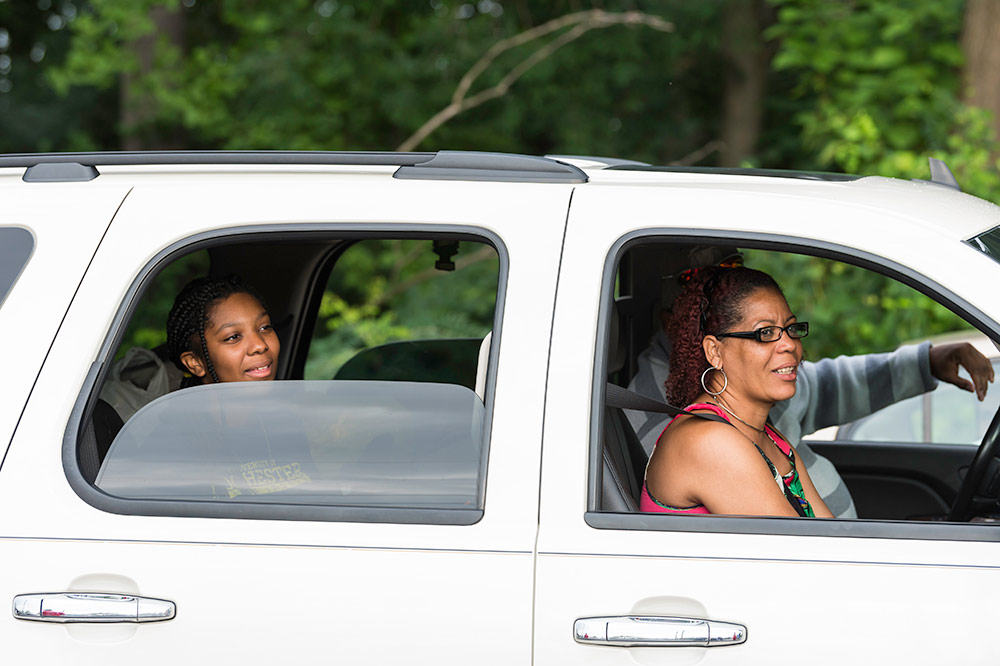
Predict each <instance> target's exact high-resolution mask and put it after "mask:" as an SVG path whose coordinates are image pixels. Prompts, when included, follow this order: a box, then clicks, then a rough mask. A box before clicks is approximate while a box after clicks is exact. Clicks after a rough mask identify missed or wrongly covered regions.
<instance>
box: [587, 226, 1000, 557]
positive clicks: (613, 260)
mask: <svg viewBox="0 0 1000 666" xmlns="http://www.w3.org/2000/svg"><path fill="white" fill-rule="evenodd" d="M657 242H663V243H671V242H672V243H690V244H692V245H698V244H712V243H725V244H727V245H736V246H738V247H741V248H747V249H761V250H772V251H783V252H795V253H797V254H805V255H811V256H816V257H821V258H824V259H833V260H836V261H841V262H844V263H848V264H852V265H854V266H859V267H861V268H865V269H868V270H871V271H874V272H876V273H879V274H881V275H885V276H887V277H891V278H893V279H895V280H898V281H899V282H902V283H903V284H906V285H908V286H910V287H912V288H914V289H916V290H917V291H919V292H921V293H923V294H924V295H926V296H928V297H930V298H933V299H934V300H936V301H937V302H939V303H941V304H942V305H944V306H945V307H947V308H949V309H950V310H952V311H953V312H955V313H956V314H958V315H959V316H961V317H962V318H963V319H965V320H966V321H967V322H969V323H970V324H972V325H973V326H974V327H975V328H977V329H979V330H980V331H982V332H983V333H985V334H986V335H987V336H989V337H990V338H991V339H993V340H998V339H1000V324H998V323H996V322H994V321H992V319H991V318H990V317H989V316H988V315H986V314H985V313H984V312H983V311H982V310H980V309H979V308H977V307H975V306H974V305H972V304H971V303H969V302H968V301H966V300H965V299H964V298H962V297H960V296H959V295H958V294H955V293H954V292H952V291H950V290H948V289H945V288H943V287H941V286H940V285H938V284H936V283H935V282H934V281H933V280H931V279H930V278H928V277H926V276H925V275H923V274H921V273H919V272H917V271H915V270H913V269H912V268H909V267H907V266H904V265H902V264H899V263H897V262H895V261H892V260H889V259H885V258H883V257H879V256H878V255H875V254H872V253H870V252H867V251H864V250H859V249H856V248H852V247H849V246H846V245H841V244H838V243H831V242H829V241H822V240H816V239H811V238H802V237H796V236H789V235H782V234H773V233H756V232H748V231H735V230H734V231H726V230H708V229H697V228H677V227H672V228H665V227H661V228H651V229H640V230H635V231H631V232H629V233H627V234H625V235H624V236H622V237H620V238H619V239H618V240H617V241H616V242H615V243H614V244H613V245H612V246H611V249H610V250H609V251H608V255H607V259H606V260H605V263H604V273H603V276H602V282H601V303H600V306H599V311H598V320H597V332H596V335H597V337H596V340H595V350H596V356H595V359H594V377H593V384H592V388H591V396H592V403H591V410H590V414H591V417H590V451H589V469H588V478H587V511H586V512H585V514H584V520H585V521H586V523H587V524H588V525H589V526H591V527H593V528H597V529H612V530H644V531H665V532H703V533H730V534H768V535H795V536H816V537H852V538H858V537H861V538H880V539H885V538H891V539H920V540H935V541H937V540H946V541H989V542H995V541H1000V529H996V527H991V525H990V524H989V523H976V524H974V523H961V524H956V523H937V522H911V521H891V520H863V519H851V520H841V519H816V520H801V519H797V518H777V517H775V518H770V517H769V518H752V517H734V516H693V515H685V516H676V515H666V514H650V513H638V512H637V513H614V512H607V511H600V510H599V509H598V499H599V497H600V493H601V478H600V475H601V473H602V470H603V464H602V444H603V433H604V422H603V421H604V411H605V410H604V403H605V383H606V379H605V376H604V369H605V368H606V367H607V344H606V341H607V339H608V328H609V325H610V312H611V301H612V300H613V299H614V287H615V275H616V271H617V266H618V264H619V262H620V261H621V259H622V257H623V255H624V253H625V252H626V251H627V250H628V249H629V248H631V247H633V246H636V245H646V244H651V243H652V244H655V243H657Z"/></svg>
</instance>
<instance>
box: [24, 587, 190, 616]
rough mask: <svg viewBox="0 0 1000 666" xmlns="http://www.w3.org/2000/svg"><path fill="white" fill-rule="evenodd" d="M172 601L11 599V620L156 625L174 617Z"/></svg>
mask: <svg viewBox="0 0 1000 666" xmlns="http://www.w3.org/2000/svg"><path fill="white" fill-rule="evenodd" d="M176 611H177V609H176V606H174V602H172V601H166V600H165V599H150V598H148V597H136V596H131V595H127V594H103V593H94V592H52V593H49V594H19V595H17V596H16V597H14V608H13V613H14V617H15V618H17V619H18V620H35V621H37V622H159V621H161V620H171V619H173V617H174V615H175V614H176Z"/></svg>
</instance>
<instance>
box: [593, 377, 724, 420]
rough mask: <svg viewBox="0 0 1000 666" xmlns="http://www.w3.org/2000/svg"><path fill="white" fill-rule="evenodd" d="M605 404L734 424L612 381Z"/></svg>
mask: <svg viewBox="0 0 1000 666" xmlns="http://www.w3.org/2000/svg"><path fill="white" fill-rule="evenodd" d="M604 404H605V405H607V406H608V407H617V408H618V409H634V410H635V411H638V412H659V413H661V414H670V415H671V416H677V415H678V414H688V415H690V416H697V417H699V418H703V419H705V420H706V421H717V422H719V423H725V424H728V425H733V424H732V423H729V421H727V420H726V419H724V418H722V417H721V416H719V415H718V414H704V413H701V412H685V411H684V410H683V409H681V408H680V407H674V406H673V405H671V404H670V403H668V402H660V401H659V400H654V399H653V398H648V397H646V396H644V395H642V394H639V393H636V392H634V391H629V390H628V389H626V388H622V387H621V386H618V385H617V384H612V383H611V382H608V383H607V384H605V388H604ZM733 427H735V426H733Z"/></svg>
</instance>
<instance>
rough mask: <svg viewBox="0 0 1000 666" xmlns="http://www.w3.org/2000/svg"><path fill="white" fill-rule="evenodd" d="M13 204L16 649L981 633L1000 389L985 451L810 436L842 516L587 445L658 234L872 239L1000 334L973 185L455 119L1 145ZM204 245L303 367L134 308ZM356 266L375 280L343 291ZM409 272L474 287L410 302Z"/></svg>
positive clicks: (642, 335) (879, 656) (977, 655)
mask: <svg viewBox="0 0 1000 666" xmlns="http://www.w3.org/2000/svg"><path fill="white" fill-rule="evenodd" d="M0 201H2V206H0V330H2V331H3V337H2V339H3V341H4V343H5V344H4V349H5V352H4V354H3V361H2V362H3V366H4V368H5V372H4V380H3V385H4V390H3V401H2V406H0V442H2V443H3V446H2V447H0V448H2V450H3V459H2V466H0V505H2V506H4V507H5V510H4V511H3V512H2V514H0V561H2V562H3V563H4V568H5V572H6V573H5V575H3V576H0V598H5V599H8V600H10V601H11V603H12V612H11V614H9V615H8V616H7V617H6V619H3V620H0V645H3V649H4V654H5V656H6V658H7V660H8V661H9V662H10V663H27V662H31V663H57V662H59V661H62V662H66V663H69V662H72V663H94V664H112V663H123V664H124V663H133V664H134V663H142V664H159V663H163V664H176V663H183V662H189V663H208V662H211V663H249V662H251V661H252V662H260V663H277V662H281V663H291V662H298V661H306V660H309V661H314V660H330V661H334V662H337V663H359V662H364V663H403V662H405V663H427V664H450V663H455V664H458V663H462V664H465V663H468V662H470V661H474V662H476V663H483V664H528V663H535V664H567V663H594V664H597V663H601V664H632V663H640V664H694V663H698V662H699V661H701V660H705V661H706V663H719V664H722V663H731V664H772V663H776V662H784V661H798V660H803V661H806V662H808V663H810V664H843V663H845V662H847V661H848V660H851V661H853V662H855V663H879V662H886V661H892V662H893V663H914V664H917V663H920V664H940V663H952V662H955V661H961V663H963V664H974V663H994V662H995V661H996V656H997V650H996V648H995V646H994V642H993V641H992V639H991V638H990V637H991V636H992V635H993V631H994V629H995V626H994V622H993V611H994V605H993V602H994V599H996V598H997V597H998V596H1000V526H996V525H995V524H994V523H993V522H992V520H993V515H994V514H995V513H1000V508H997V505H996V496H997V494H998V493H1000V488H998V485H1000V484H998V483H997V468H998V463H997V461H996V460H995V458H994V450H993V446H994V444H995V441H996V439H997V437H998V433H1000V426H998V425H997V421H994V423H993V424H992V425H991V426H990V428H989V429H988V430H989V432H988V433H985V441H984V444H983V445H982V447H981V448H980V450H979V451H978V453H977V447H975V446H970V445H949V446H947V447H943V446H935V445H934V444H933V443H906V442H885V441H881V442H867V443H863V447H867V448H862V449H859V447H862V444H859V443H854V444H853V445H852V447H851V448H850V451H849V452H848V453H849V460H848V461H847V462H846V463H844V462H843V461H839V460H838V455H840V454H839V451H838V449H837V443H829V444H816V445H815V446H814V448H815V449H817V450H819V451H821V452H822V453H823V454H824V455H825V456H827V457H828V458H829V459H831V460H832V461H833V463H834V464H835V465H838V466H841V467H842V469H841V471H842V476H843V477H844V479H845V481H846V482H847V485H848V487H849V488H851V490H852V492H854V493H855V499H856V500H858V502H857V503H858V506H859V512H860V517H859V518H858V519H856V520H822V519H815V520H810V519H798V518H796V519H785V518H754V517H732V516H675V515H648V514H641V513H637V512H634V511H630V510H627V509H626V510H612V508H611V507H616V506H618V505H617V503H616V500H620V499H621V498H614V497H609V496H608V493H609V492H613V491H614V489H615V488H616V487H617V488H619V489H624V490H623V492H625V493H626V494H627V493H629V492H631V491H630V490H629V488H630V483H631V487H632V488H634V484H635V483H636V482H637V481H641V473H642V469H641V463H642V461H641V460H638V461H636V460H633V461H630V462H632V463H634V464H631V465H628V466H626V467H627V469H628V470H630V471H629V472H628V474H630V475H631V476H632V478H631V479H626V480H625V482H621V481H622V480H621V479H619V481H620V483H618V484H617V486H615V485H614V484H609V483H608V481H609V479H608V478H606V475H607V474H609V473H610V472H609V471H608V470H609V469H610V468H609V467H608V466H607V465H606V464H605V456H606V455H608V447H613V446H616V445H619V444H616V443H615V442H614V441H611V440H613V439H614V438H613V437H612V436H610V435H609V434H608V431H609V430H610V429H612V428H610V426H611V425H612V416H610V415H613V412H614V408H606V406H605V387H606V385H607V382H608V380H609V379H610V380H611V381H612V382H613V383H617V384H619V385H626V384H627V383H628V381H629V379H630V378H631V377H632V375H633V374H634V372H635V370H636V359H637V357H638V354H639V352H640V351H641V350H642V349H643V347H645V345H646V343H647V341H648V340H649V338H650V336H651V335H652V334H653V333H654V332H655V331H656V327H657V324H656V323H655V322H656V321H657V319H656V309H657V303H658V300H659V297H660V280H661V278H662V277H663V276H662V274H661V273H662V272H663V270H662V265H663V261H662V260H663V257H664V256H665V255H666V254H667V253H670V252H676V251H677V250H678V248H686V247H690V246H691V245H693V244H699V245H711V244H718V245H725V246H738V247H740V248H749V249H755V250H762V251H768V252H771V253H773V254H775V255H777V256H784V255H788V254H796V255H812V256H819V257H823V258H826V259H827V260H829V261H833V262H839V263H842V264H845V265H853V266H858V267H861V268H862V269H864V270H868V271H873V272H876V273H880V274H883V275H885V276H886V277H887V279H891V280H897V281H900V282H902V283H904V284H906V285H909V286H910V287H912V288H913V289H914V290H915V293H917V292H919V293H920V294H923V295H925V296H926V297H929V298H931V299H934V300H936V301H937V302H938V303H940V304H942V305H943V306H945V307H946V308H947V309H948V310H950V311H951V313H953V315H954V316H955V318H956V321H960V322H961V321H962V320H964V323H965V324H966V325H971V327H974V328H976V329H979V330H980V331H981V332H982V333H984V334H986V335H987V336H989V337H991V338H992V339H993V340H997V339H1000V300H998V298H997V287H996V285H997V283H998V278H1000V266H998V263H997V261H998V258H997V257H998V255H1000V209H998V208H997V207H995V206H993V205H991V204H989V203H987V202H984V201H982V200H979V199H976V198H974V197H970V196H968V195H965V194H962V193H960V192H957V191H955V190H954V189H951V188H949V187H943V186H941V185H940V184H935V183H926V182H903V181H898V180H890V179H884V178H878V177H868V178H851V177H845V176H834V175H822V174H806V173H790V172H786V173H781V172H764V171H753V170H729V171H726V170H684V169H676V168H653V167H647V166H643V165H636V164H633V163H625V162H618V161H614V160H601V159H597V158H594V159H589V158H587V159H584V158H568V157H567V158H534V157H523V156H513V155H496V154H485V153H448V152H441V153H437V154H433V153H426V154H397V153H384V154H383V153H367V154H351V153H343V154H341V153H148V154H114V153H110V154H75V155H38V156H6V157H0ZM388 247H392V248H394V250H393V251H394V252H396V254H393V255H392V256H394V257H399V256H404V255H405V256H409V257H411V258H412V259H413V261H422V262H425V263H424V264H421V266H423V268H421V269H420V271H418V272H419V274H420V277H419V279H416V278H413V275H416V273H412V274H409V275H410V276H409V277H406V276H403V274H402V273H400V272H399V271H396V272H393V271H394V270H395V269H394V268H393V267H392V266H390V267H384V266H381V267H380V266H379V257H380V254H379V252H380V248H383V249H384V248H388ZM199 272H208V273H211V274H213V275H226V274H229V273H238V274H240V275H241V276H242V277H243V279H245V280H246V281H248V282H250V283H252V284H254V285H255V286H256V288H257V290H258V291H259V292H260V293H261V294H262V296H263V297H264V298H265V300H266V301H267V303H268V307H269V309H270V312H271V316H272V319H273V321H274V323H275V326H276V328H277V329H278V334H279V335H280V337H281V356H280V361H279V365H278V368H277V376H278V378H279V379H282V380H289V381H280V382H267V383H257V382H249V383H234V384H220V385H216V386H206V387H199V388H196V389H184V390H172V389H174V388H175V386H176V379H177V375H176V373H175V372H174V369H173V367H172V366H171V365H170V364H169V362H166V363H164V362H163V360H162V355H158V354H157V351H156V349H155V347H156V345H157V344H158V341H157V340H156V339H154V338H150V339H149V340H146V341H145V343H146V344H141V343H143V342H144V338H142V337H141V335H139V334H138V333H136V331H138V330H140V329H142V330H146V331H148V330H154V331H155V330H156V328H157V327H158V326H159V325H160V324H159V323H155V324H148V322H150V321H152V322H160V321H162V320H163V319H165V317H166V309H167V308H169V305H170V301H171V299H172V296H173V294H172V293H171V290H172V289H173V288H174V285H175V284H177V280H178V279H179V277H178V276H182V277H184V278H185V279H186V277H188V276H194V275H197V274H198V273H199ZM776 278H777V279H778V281H779V282H784V283H788V282H789V281H792V280H796V279H798V278H797V276H795V275H776ZM373 281H379V282H378V285H379V287H378V288H379V289H383V292H380V293H382V294H383V297H381V298H382V300H380V301H379V307H377V308H375V310H377V311H372V312H369V313H368V314H365V310H364V308H361V307H360V306H359V307H353V306H352V307H353V309H351V308H350V307H348V306H349V305H350V303H349V301H350V295H351V294H352V293H354V292H356V291H357V290H358V289H369V291H370V288H371V287H372V285H373V284H374V282H373ZM484 285H485V286H484ZM472 286H475V288H474V289H473V288H472ZM465 287H469V288H467V289H466V288H465ZM829 288H830V289H836V285H835V284H831V285H829ZM413 289H420V290H424V292H423V297H425V300H424V301H420V302H426V299H427V298H431V299H433V298H435V297H439V298H438V301H439V302H438V303H437V306H436V307H437V308H438V309H437V310H436V311H437V312H439V313H440V312H444V313H445V314H447V313H448V312H449V307H451V308H453V309H454V312H456V313H459V312H461V313H464V314H462V321H461V322H459V323H457V324H456V323H455V322H454V321H452V319H455V318H451V319H449V318H448V317H439V319H441V321H429V320H428V319H427V317H428V313H427V312H425V311H415V310H414V308H409V309H408V307H407V306H405V304H404V305H396V304H398V303H402V301H400V300H399V299H400V298H402V296H401V294H405V293H407V290H413ZM435 294H436V295H437V296H435ZM484 294H485V296H484ZM859 298H860V295H859ZM394 299H396V300H394ZM407 302H408V303H412V302H418V301H407ZM345 303H347V305H345ZM791 305H792V308H793V309H807V310H808V309H812V311H816V310H821V309H822V307H823V303H822V301H818V302H815V303H807V304H796V303H792V304H791ZM613 306H615V307H613ZM345 307H348V309H347V310H345V309H344V308H345ZM338 308H339V309H338ZM388 311H391V312H392V316H391V320H392V321H390V322H388V324H387V323H386V322H387V321H388V320H387V319H385V317H386V316H387V315H386V312H388ZM612 311H616V313H617V317H614V318H613V317H612ZM344 312H350V316H351V317H356V315H357V313H358V312H361V316H362V318H363V319H364V317H370V319H364V321H361V323H358V322H357V321H354V320H351V321H350V322H348V321H347V315H343V317H341V318H340V319H338V317H339V316H341V315H338V314H337V313H344ZM470 312H471V313H473V314H474V315H475V316H472V315H468V313H470ZM380 317H382V319H379V318H380ZM456 317H457V315H456ZM445 320H447V321H445ZM442 321H443V322H444V323H442ZM456 321H457V320H456ZM142 322H147V323H146V324H144V326H145V328H143V326H141V325H140V324H142ZM330 322H333V323H330ZM345 322H346V323H345ZM352 322H353V323H352ZM379 322H381V323H379ZM449 322H450V323H449ZM348 323H350V324H351V326H353V328H351V327H349V326H348V327H346V328H345V326H347V324H348ZM341 324H344V325H343V326H341ZM376 324H377V325H378V326H383V327H384V328H385V327H387V328H385V330H388V331H389V335H388V337H385V336H383V338H380V339H377V340H375V339H369V338H366V337H365V334H364V332H365V331H370V330H374V329H373V327H376ZM390 324H391V325H390ZM366 326H367V328H366ZM393 326H397V328H393ZM397 329H399V330H403V329H405V331H408V333H400V334H399V335H397V336H395V337H393V335H392V331H394V330H397ZM612 329H614V330H612ZM379 330H383V329H379ZM823 334H824V331H822V330H820V329H819V327H815V326H814V330H813V332H812V335H813V336H814V337H816V336H820V335H823ZM351 336H353V337H351ZM154 337H155V336H154ZM807 342H808V341H807ZM132 347H141V348H142V349H140V350H139V351H137V352H130V350H131V348H132ZM130 354H131V356H129V355H130ZM126 357H128V358H132V359H137V358H138V359H140V360H141V359H145V361H146V362H148V366H146V370H150V372H151V373H152V374H154V375H157V376H158V377H159V379H158V380H157V381H163V382H166V383H165V384H164V386H163V387H161V388H160V389H159V390H152V389H150V388H149V387H150V381H151V380H150V379H149V377H148V376H147V377H146V379H142V380H140V379H138V377H139V376H140V375H141V374H142V373H141V371H142V370H143V367H142V363H138V364H137V365H129V363H126V362H124V361H123V359H125V358H126ZM130 372H131V373H133V374H131V375H130V374H129V373H130ZM143 391H146V392H147V394H146V395H145V397H144V396H143ZM130 392H131V395H132V397H131V398H129V397H128V394H129V393H130ZM123 396H124V397H123ZM974 399H975V398H974V396H972V395H971V394H970V395H969V396H968V400H969V401H970V402H971V401H974ZM99 405H110V406H111V407H112V408H113V409H114V413H113V414H112V420H114V419H120V420H119V421H117V422H116V423H115V424H114V425H113V427H110V430H109V428H107V427H102V426H101V425H100V424H99V423H98V420H99V419H98V411H99V409H100V407H99ZM616 423H618V424H619V425H621V422H620V421H616ZM984 425H985V424H984ZM102 433H103V434H102ZM233 433H237V434H238V436H234V435H233ZM980 434H983V433H980ZM102 438H103V439H105V440H107V441H103V442H102V441H100V440H101V439H102ZM264 450H266V453H261V451H264ZM291 451H294V454H293V453H290V452H291ZM611 453H612V454H613V453H614V451H612V452H611ZM866 456H867V457H866ZM291 457H296V460H300V461H301V460H308V462H307V463H303V464H304V465H305V467H300V468H299V469H297V470H292V471H291V472H289V470H291V469H292V468H291V467H288V468H287V469H285V471H284V472H279V471H276V470H277V468H279V467H283V466H284V465H291V463H284V462H282V461H283V460H284V459H286V458H287V459H290V458H291ZM259 460H269V461H270V462H269V463H267V464H265V465H263V466H261V465H258V463H257V461H259ZM970 465H972V466H973V472H972V473H971V474H968V475H967V474H966V470H968V468H969V466H970ZM612 467H613V466H612ZM612 471H614V470H612ZM269 474H270V475H272V476H271V477H268V475H269ZM280 474H285V476H282V477H280V478H278V479H277V481H276V480H275V477H274V476H273V475H280ZM295 474H299V476H295ZM304 477H305V478H306V480H307V481H308V482H302V483H299V481H301V480H302V479H303V478H304ZM289 479H292V480H293V481H294V482H291V481H289ZM609 488H610V489H611V490H609ZM886 502H888V505H891V506H892V507H898V509H896V508H894V509H893V511H894V512H895V513H892V514H891V515H888V516H887V515H885V513H880V514H879V515H878V517H877V518H872V517H871V516H866V515H865V510H864V507H865V506H879V505H885V504H886ZM955 503H960V504H963V509H965V511H966V513H968V514H969V515H973V516H974V517H975V520H973V521H949V520H946V519H945V518H946V517H947V516H948V514H949V512H950V511H951V510H952V508H953V505H954V504H955ZM952 515H955V514H952Z"/></svg>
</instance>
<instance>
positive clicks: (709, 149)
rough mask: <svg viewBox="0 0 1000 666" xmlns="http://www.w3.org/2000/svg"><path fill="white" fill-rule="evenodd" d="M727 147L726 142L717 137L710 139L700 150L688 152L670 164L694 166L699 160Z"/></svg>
mask: <svg viewBox="0 0 1000 666" xmlns="http://www.w3.org/2000/svg"><path fill="white" fill-rule="evenodd" d="M725 148H726V144H725V143H723V142H722V141H719V140H718V139H715V140H714V141H709V142H708V143H706V144H705V145H704V146H702V147H701V148H699V149H698V150H695V151H694V152H690V153H688V154H687V155H685V156H684V157H682V158H680V159H679V160H674V161H673V162H671V163H670V166H693V165H695V164H697V163H698V162H701V161H702V160H703V159H705V158H706V157H708V156H709V155H711V154H712V153H714V152H715V151H717V150H725Z"/></svg>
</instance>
